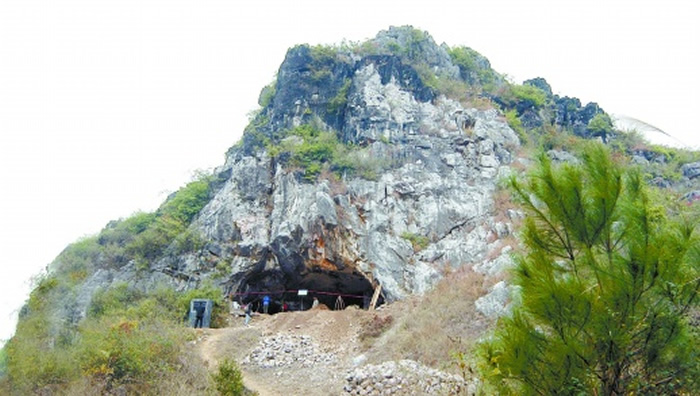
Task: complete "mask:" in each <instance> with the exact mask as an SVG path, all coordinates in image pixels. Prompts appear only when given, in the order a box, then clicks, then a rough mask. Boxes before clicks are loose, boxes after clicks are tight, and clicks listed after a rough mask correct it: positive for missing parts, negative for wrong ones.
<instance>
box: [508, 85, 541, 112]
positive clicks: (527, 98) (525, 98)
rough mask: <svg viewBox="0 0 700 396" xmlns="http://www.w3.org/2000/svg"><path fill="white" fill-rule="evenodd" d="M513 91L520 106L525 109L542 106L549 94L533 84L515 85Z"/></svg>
mask: <svg viewBox="0 0 700 396" xmlns="http://www.w3.org/2000/svg"><path fill="white" fill-rule="evenodd" d="M511 93H512V95H513V99H514V101H515V102H516V103H517V105H518V107H522V108H524V109H529V108H540V107H542V106H544V104H545V102H546V100H547V94H546V93H545V92H544V91H542V90H541V89H539V88H537V87H534V86H532V85H513V86H511Z"/></svg>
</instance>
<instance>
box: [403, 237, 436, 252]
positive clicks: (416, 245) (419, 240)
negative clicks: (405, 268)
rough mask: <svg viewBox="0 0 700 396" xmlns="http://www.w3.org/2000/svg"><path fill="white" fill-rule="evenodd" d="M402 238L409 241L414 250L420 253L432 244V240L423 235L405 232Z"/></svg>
mask: <svg viewBox="0 0 700 396" xmlns="http://www.w3.org/2000/svg"><path fill="white" fill-rule="evenodd" d="M401 238H403V239H406V240H408V241H409V242H411V245H413V249H414V250H416V251H420V250H423V249H425V248H426V247H428V245H429V244H430V239H428V237H426V236H423V235H418V234H414V233H411V232H404V233H402V234H401Z"/></svg>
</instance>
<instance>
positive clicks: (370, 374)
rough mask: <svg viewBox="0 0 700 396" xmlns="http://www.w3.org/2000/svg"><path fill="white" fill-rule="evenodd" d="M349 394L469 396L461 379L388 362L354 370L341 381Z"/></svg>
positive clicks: (410, 362) (411, 363)
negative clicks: (463, 395)
mask: <svg viewBox="0 0 700 396" xmlns="http://www.w3.org/2000/svg"><path fill="white" fill-rule="evenodd" d="M345 380H346V382H347V383H346V385H345V387H344V389H343V390H344V391H345V393H346V394H351V395H461V394H469V395H471V394H473V389H472V388H473V386H469V384H468V383H467V382H465V381H464V380H463V379H462V378H460V377H458V376H456V375H452V374H448V373H444V372H442V371H439V370H435V369H431V368H430V367H426V366H423V365H422V364H420V363H418V362H416V361H413V360H401V361H398V362H395V361H389V362H384V363H382V364H380V365H371V364H370V365H366V366H363V367H359V368H356V369H355V370H353V371H352V372H350V374H348V376H347V377H346V378H345Z"/></svg>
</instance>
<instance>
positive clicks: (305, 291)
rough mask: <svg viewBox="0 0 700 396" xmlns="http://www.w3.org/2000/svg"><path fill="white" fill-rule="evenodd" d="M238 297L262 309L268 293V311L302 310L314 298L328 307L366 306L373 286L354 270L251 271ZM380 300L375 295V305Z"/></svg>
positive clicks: (363, 307) (245, 302) (257, 309)
mask: <svg viewBox="0 0 700 396" xmlns="http://www.w3.org/2000/svg"><path fill="white" fill-rule="evenodd" d="M237 294H238V295H239V298H238V301H239V302H241V303H243V304H248V303H252V304H253V309H254V310H255V311H257V312H263V303H262V302H263V298H264V296H265V295H268V296H269V297H270V305H269V307H268V313H269V314H275V313H279V312H282V311H290V312H292V311H306V310H308V309H311V306H312V304H313V303H314V298H317V299H318V302H319V304H323V305H325V306H326V307H328V309H330V310H338V309H345V308H347V307H349V306H351V305H354V306H356V307H358V308H361V309H367V308H368V307H369V304H370V300H371V299H372V295H373V294H374V286H373V285H372V283H371V282H370V281H369V280H368V279H367V278H366V277H365V276H364V275H362V274H360V273H357V272H352V273H349V272H339V271H329V270H321V269H319V270H312V271H309V272H306V273H303V274H296V275H295V276H293V277H289V276H286V275H283V274H281V273H280V272H276V273H270V272H267V273H258V274H251V276H250V277H249V278H248V280H247V282H245V283H244V284H243V285H242V287H241V290H240V292H239V293H237ZM383 303H384V298H383V296H381V295H380V296H379V299H378V300H377V306H379V305H381V304H383Z"/></svg>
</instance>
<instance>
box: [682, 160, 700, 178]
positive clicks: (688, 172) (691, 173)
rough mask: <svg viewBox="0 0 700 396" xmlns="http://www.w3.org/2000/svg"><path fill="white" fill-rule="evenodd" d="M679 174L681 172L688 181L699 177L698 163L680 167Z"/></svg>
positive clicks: (699, 166) (699, 168)
mask: <svg viewBox="0 0 700 396" xmlns="http://www.w3.org/2000/svg"><path fill="white" fill-rule="evenodd" d="M681 172H683V176H685V177H687V178H688V179H694V178H696V177H698V176H700V162H691V163H689V164H685V165H683V166H681Z"/></svg>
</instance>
